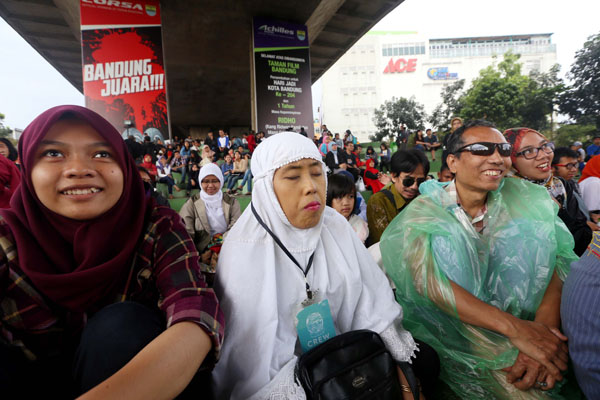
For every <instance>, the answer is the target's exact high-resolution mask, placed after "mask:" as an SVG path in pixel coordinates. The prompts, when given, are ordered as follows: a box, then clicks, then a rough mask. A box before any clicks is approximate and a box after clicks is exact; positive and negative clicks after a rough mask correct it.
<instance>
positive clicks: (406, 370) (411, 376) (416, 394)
mask: <svg viewBox="0 0 600 400" xmlns="http://www.w3.org/2000/svg"><path fill="white" fill-rule="evenodd" d="M398 367H399V368H400V370H401V371H402V373H403V374H404V377H405V378H406V380H407V381H408V386H410V391H411V392H412V395H413V398H414V399H420V398H421V395H420V390H419V381H418V380H417V376H416V375H415V372H414V371H413V369H412V367H411V366H410V364H409V363H407V362H406V361H401V362H398Z"/></svg>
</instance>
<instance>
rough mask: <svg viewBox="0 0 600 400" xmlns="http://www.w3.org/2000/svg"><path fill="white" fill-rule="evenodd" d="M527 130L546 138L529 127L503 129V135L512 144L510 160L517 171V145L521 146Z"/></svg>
mask: <svg viewBox="0 0 600 400" xmlns="http://www.w3.org/2000/svg"><path fill="white" fill-rule="evenodd" d="M529 132H533V133H535V134H537V135H539V136H541V137H543V138H544V139H545V138H546V137H545V136H544V135H542V134H541V133H539V132H538V131H536V130H535V129H531V128H510V129H507V130H505V131H504V137H506V141H507V142H508V143H510V144H512V150H511V152H510V160H511V161H512V167H513V168H514V169H515V171H517V172H518V171H519V170H518V169H517V167H515V165H516V161H517V153H518V152H519V147H521V141H522V140H523V137H525V135H526V134H527V133H529Z"/></svg>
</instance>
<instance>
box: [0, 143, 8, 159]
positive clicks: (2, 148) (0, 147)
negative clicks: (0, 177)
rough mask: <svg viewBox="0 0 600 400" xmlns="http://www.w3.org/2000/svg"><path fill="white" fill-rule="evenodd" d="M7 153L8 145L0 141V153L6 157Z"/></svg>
mask: <svg viewBox="0 0 600 400" xmlns="http://www.w3.org/2000/svg"><path fill="white" fill-rule="evenodd" d="M9 153H10V151H9V150H8V146H7V145H6V144H5V143H4V142H0V154H1V155H3V156H4V157H6V158H8V154H9Z"/></svg>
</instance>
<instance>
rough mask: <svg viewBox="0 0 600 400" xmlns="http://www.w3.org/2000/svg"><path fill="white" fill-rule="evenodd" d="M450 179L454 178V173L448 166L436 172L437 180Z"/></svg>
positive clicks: (446, 180)
mask: <svg viewBox="0 0 600 400" xmlns="http://www.w3.org/2000/svg"><path fill="white" fill-rule="evenodd" d="M452 179H454V174H453V173H452V172H451V171H450V170H449V169H448V168H446V169H444V170H443V171H440V172H438V181H439V182H450V181H451V180H452Z"/></svg>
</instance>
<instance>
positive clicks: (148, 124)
mask: <svg viewBox="0 0 600 400" xmlns="http://www.w3.org/2000/svg"><path fill="white" fill-rule="evenodd" d="M80 6H81V43H82V50H83V51H82V56H83V93H84V95H85V102H86V106H87V107H88V108H90V109H92V110H94V111H96V112H97V113H99V114H100V115H102V116H104V117H105V118H106V119H107V120H109V121H110V122H111V123H112V124H113V126H115V128H117V130H118V131H119V132H123V131H124V130H125V128H126V126H125V125H126V121H130V123H131V126H133V127H135V128H137V130H139V131H141V132H148V133H150V136H152V137H153V136H155V135H156V134H157V133H156V130H155V129H157V130H158V131H160V133H161V136H162V138H163V139H164V138H168V137H169V123H168V117H167V97H166V77H165V71H164V62H163V52H162V37H161V26H160V7H159V3H158V0H144V1H116V0H80ZM151 128H155V129H151ZM148 130H150V131H148Z"/></svg>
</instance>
